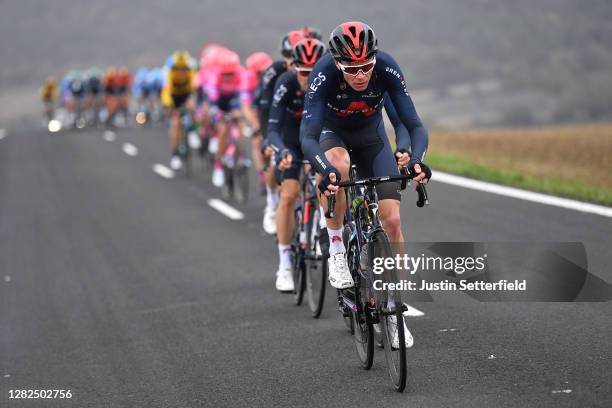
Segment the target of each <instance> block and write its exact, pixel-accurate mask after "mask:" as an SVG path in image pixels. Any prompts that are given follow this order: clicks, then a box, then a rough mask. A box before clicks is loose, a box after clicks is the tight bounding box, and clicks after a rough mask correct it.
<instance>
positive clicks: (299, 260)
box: [291, 207, 306, 306]
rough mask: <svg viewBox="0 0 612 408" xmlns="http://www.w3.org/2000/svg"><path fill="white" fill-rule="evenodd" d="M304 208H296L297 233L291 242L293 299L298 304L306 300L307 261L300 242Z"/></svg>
mask: <svg viewBox="0 0 612 408" xmlns="http://www.w3.org/2000/svg"><path fill="white" fill-rule="evenodd" d="M302 214H303V212H302V209H301V207H298V208H296V209H295V234H294V238H293V243H292V244H291V251H292V252H293V254H292V256H293V285H294V288H295V289H294V292H293V301H294V302H295V304H296V305H297V306H300V305H301V304H302V301H303V300H304V291H305V289H306V279H305V277H304V275H305V274H306V262H305V260H304V251H303V249H302V248H301V243H300V223H301V222H302Z"/></svg>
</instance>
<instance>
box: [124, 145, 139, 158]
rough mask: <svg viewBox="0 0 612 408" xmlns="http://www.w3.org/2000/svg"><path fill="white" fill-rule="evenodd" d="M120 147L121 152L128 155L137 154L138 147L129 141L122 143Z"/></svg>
mask: <svg viewBox="0 0 612 408" xmlns="http://www.w3.org/2000/svg"><path fill="white" fill-rule="evenodd" d="M121 148H122V149H123V153H125V154H127V155H128V156H136V155H137V154H138V148H137V147H136V146H134V145H133V144H131V143H124V144H123V146H122V147H121Z"/></svg>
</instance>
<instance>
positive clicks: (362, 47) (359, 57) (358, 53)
mask: <svg viewBox="0 0 612 408" xmlns="http://www.w3.org/2000/svg"><path fill="white" fill-rule="evenodd" d="M329 50H330V52H331V54H332V56H333V57H334V59H335V60H336V61H338V62H344V63H351V62H362V61H366V60H369V59H370V58H372V57H373V56H374V55H375V54H376V51H377V50H378V40H377V39H376V34H374V30H372V28H371V27H370V26H369V25H367V24H366V23H362V22H361V21H349V22H346V23H342V24H340V25H339V26H338V27H336V28H334V31H332V33H331V35H330V37H329Z"/></svg>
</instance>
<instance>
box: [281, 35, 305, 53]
mask: <svg viewBox="0 0 612 408" xmlns="http://www.w3.org/2000/svg"><path fill="white" fill-rule="evenodd" d="M302 38H304V33H303V32H302V31H301V30H295V31H289V32H288V33H287V35H285V36H284V37H283V40H282V41H281V54H282V55H283V57H285V58H291V51H292V50H293V47H295V44H297V43H298V41H300V40H301V39H302Z"/></svg>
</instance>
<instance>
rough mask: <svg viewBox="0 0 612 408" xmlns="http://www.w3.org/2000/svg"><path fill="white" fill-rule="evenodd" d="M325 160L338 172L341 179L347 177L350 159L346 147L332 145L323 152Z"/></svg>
mask: <svg viewBox="0 0 612 408" xmlns="http://www.w3.org/2000/svg"><path fill="white" fill-rule="evenodd" d="M325 157H327V160H329V162H330V163H331V164H332V166H334V167H335V168H336V169H338V171H339V172H340V175H341V176H342V179H344V180H346V179H347V178H348V173H349V166H350V163H351V159H350V157H349V154H348V152H347V151H346V149H344V148H342V147H334V148H331V149H329V150H328V151H326V152H325Z"/></svg>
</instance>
